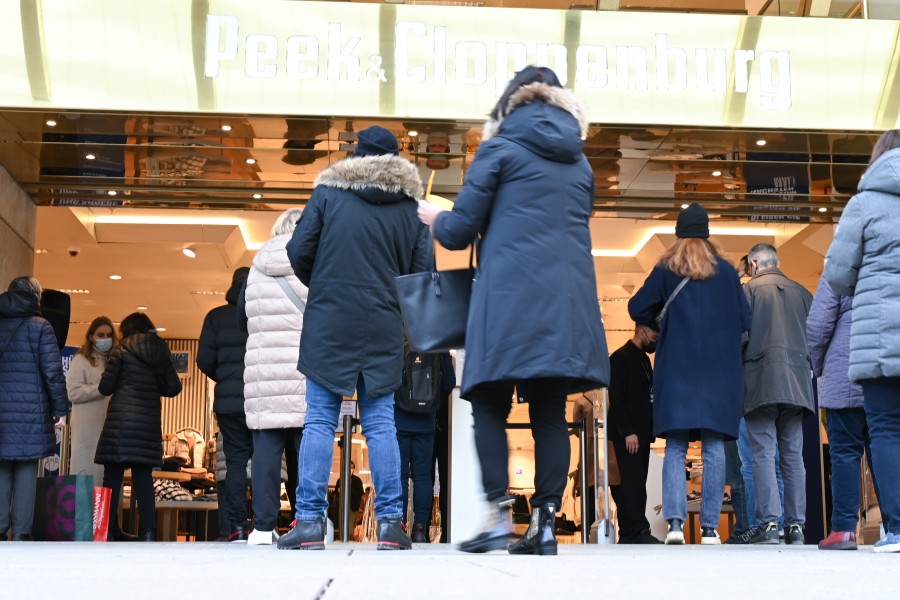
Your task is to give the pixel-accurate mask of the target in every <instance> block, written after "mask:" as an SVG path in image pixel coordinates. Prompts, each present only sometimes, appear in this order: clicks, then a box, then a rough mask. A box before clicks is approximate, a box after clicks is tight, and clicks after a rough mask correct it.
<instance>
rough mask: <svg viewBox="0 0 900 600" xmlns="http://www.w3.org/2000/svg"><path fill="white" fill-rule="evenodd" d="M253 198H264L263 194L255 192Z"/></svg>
mask: <svg viewBox="0 0 900 600" xmlns="http://www.w3.org/2000/svg"><path fill="white" fill-rule="evenodd" d="M253 198H254V199H255V200H259V199H260V198H262V194H253Z"/></svg>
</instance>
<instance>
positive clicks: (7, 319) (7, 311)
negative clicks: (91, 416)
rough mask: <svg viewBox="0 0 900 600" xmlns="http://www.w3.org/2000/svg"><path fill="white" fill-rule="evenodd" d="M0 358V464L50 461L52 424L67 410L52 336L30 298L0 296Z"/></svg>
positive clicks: (9, 294) (23, 295)
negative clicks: (5, 461) (9, 461)
mask: <svg viewBox="0 0 900 600" xmlns="http://www.w3.org/2000/svg"><path fill="white" fill-rule="evenodd" d="M7 342H9V343H7ZM4 347H5V348H6V350H5V351H4V350H3V348H4ZM0 352H3V355H2V356H0V460H36V459H39V458H44V457H45V456H49V455H50V454H52V453H53V448H54V447H55V445H56V437H55V436H54V433H53V422H54V420H55V419H57V418H59V417H62V416H65V415H66V414H67V413H68V412H69V409H70V408H71V404H70V403H69V398H68V396H67V394H66V380H65V377H63V372H62V360H61V358H60V355H59V346H58V345H57V343H56V335H55V334H54V333H53V327H51V326H50V323H49V322H47V320H46V319H44V318H43V317H41V311H40V309H39V308H38V301H37V298H35V297H34V296H32V295H30V294H22V293H12V292H7V293H4V294H0Z"/></svg>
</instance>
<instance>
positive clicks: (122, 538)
mask: <svg viewBox="0 0 900 600" xmlns="http://www.w3.org/2000/svg"><path fill="white" fill-rule="evenodd" d="M106 541H107V542H136V541H137V536H136V535H131V534H128V533H125V532H124V531H122V529H121V528H120V527H119V526H118V525H116V526H115V527H113V526H110V527H109V531H108V532H107V534H106Z"/></svg>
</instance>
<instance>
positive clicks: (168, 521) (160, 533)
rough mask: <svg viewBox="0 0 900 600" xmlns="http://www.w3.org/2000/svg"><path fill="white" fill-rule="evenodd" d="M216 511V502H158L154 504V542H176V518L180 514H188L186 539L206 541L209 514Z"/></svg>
mask: <svg viewBox="0 0 900 600" xmlns="http://www.w3.org/2000/svg"><path fill="white" fill-rule="evenodd" d="M218 509H219V503H218V502H208V501H203V500H159V501H157V502H156V540H157V541H159V542H177V541H178V516H179V514H180V513H181V512H188V513H189V516H188V520H189V522H190V524H189V525H188V528H187V536H188V538H193V539H194V540H196V539H198V538H199V539H203V540H205V539H208V537H209V536H208V531H209V513H210V511H213V510H218ZM201 525H202V526H201ZM188 541H190V540H188Z"/></svg>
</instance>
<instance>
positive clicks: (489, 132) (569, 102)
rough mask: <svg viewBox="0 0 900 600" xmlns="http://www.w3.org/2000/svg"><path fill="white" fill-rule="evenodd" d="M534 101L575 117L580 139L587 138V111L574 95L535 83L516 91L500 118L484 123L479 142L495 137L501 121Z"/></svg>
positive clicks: (501, 112) (554, 87) (557, 88)
mask: <svg viewBox="0 0 900 600" xmlns="http://www.w3.org/2000/svg"><path fill="white" fill-rule="evenodd" d="M535 100H543V101H544V102H546V103H547V104H549V105H551V106H557V107H559V108H561V109H563V110H564V111H566V112H567V113H569V114H571V115H572V116H573V117H575V120H576V121H578V128H579V129H580V130H581V137H582V138H585V137H587V134H588V127H589V126H590V123H589V121H588V117H587V111H586V110H585V108H584V105H583V104H582V103H581V102H580V101H579V100H578V98H576V97H575V94H573V93H572V92H570V91H569V90H567V89H565V88H559V87H556V86H552V85H547V84H546V83H540V82H536V83H529V84H528V85H523V86H522V87H520V88H519V89H518V90H516V91H515V93H513V95H512V96H510V97H509V101H508V102H507V103H506V106H505V107H503V110H501V111H500V116H499V117H498V118H497V119H494V118H490V119H488V120H487V121H486V122H485V124H484V130H483V132H482V134H481V140H482V141H484V142H486V141H487V140H489V139H491V138H492V137H495V136H496V135H497V134H498V133H499V132H500V127H501V126H502V125H503V121H504V120H505V119H506V117H508V116H509V115H510V114H511V113H512V112H513V111H514V110H516V109H517V108H519V107H520V106H522V105H525V104H531V103H533V102H534V101H535Z"/></svg>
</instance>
